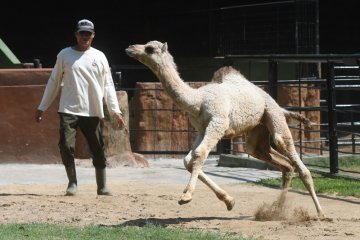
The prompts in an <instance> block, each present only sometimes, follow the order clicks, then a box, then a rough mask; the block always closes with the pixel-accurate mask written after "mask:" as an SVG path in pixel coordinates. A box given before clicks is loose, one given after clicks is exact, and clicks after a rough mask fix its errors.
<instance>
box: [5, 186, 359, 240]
mask: <svg viewBox="0 0 360 240" xmlns="http://www.w3.org/2000/svg"><path fill="white" fill-rule="evenodd" d="M185 184H186V183H184V184H164V183H163V184H154V183H147V182H146V179H145V181H144V182H136V183H134V182H131V183H127V182H120V183H119V182H116V183H115V182H110V183H109V187H110V188H111V190H112V192H113V196H97V195H96V189H95V188H96V186H95V185H94V184H84V185H80V186H79V189H78V194H77V195H76V196H73V197H69V196H64V195H63V194H64V190H65V185H64V184H61V185H26V184H11V185H2V186H1V187H0V189H1V190H0V224H4V223H54V224H69V225H89V224H95V225H109V226H115V227H117V226H124V225H130V226H139V227H141V226H144V224H146V222H150V223H154V224H158V225H161V226H164V227H173V228H196V229H206V230H214V231H222V232H235V233H242V234H243V235H245V236H255V237H262V238H261V239H287V240H292V239H312V240H325V239H326V240H329V239H334V240H335V239H336V240H338V239H351V240H352V239H354V240H355V239H360V207H359V204H360V200H359V199H356V198H351V197H348V198H339V197H334V196H320V202H321V204H322V206H323V208H324V211H325V213H326V217H327V219H325V220H322V221H319V220H317V219H316V211H315V207H314V205H313V202H312V200H311V197H310V196H309V195H308V194H305V193H301V192H294V191H291V192H289V195H288V198H287V207H286V209H287V210H286V212H285V214H283V216H282V217H281V218H280V219H273V220H255V214H256V212H258V211H259V209H262V210H264V208H266V207H269V205H271V204H272V203H273V202H275V201H276V200H277V196H278V195H279V193H280V190H277V189H271V188H267V187H262V186H257V185H254V184H244V183H239V184H235V183H231V184H225V185H222V187H223V188H224V189H225V190H226V191H227V192H228V193H229V194H230V195H232V196H233V197H235V199H236V204H235V207H234V209H233V210H232V211H227V210H226V207H225V205H224V204H223V203H222V202H220V201H219V200H218V199H217V198H216V196H215V195H214V194H213V193H212V192H211V191H210V190H209V189H208V188H207V187H206V186H205V185H203V184H202V183H199V184H198V187H197V189H196V192H195V195H194V198H193V200H192V202H190V203H188V204H186V205H178V203H177V200H178V198H179V196H180V194H181V192H182V190H183V188H184V187H185ZM270 215H271V214H270ZM274 216H275V215H274Z"/></svg>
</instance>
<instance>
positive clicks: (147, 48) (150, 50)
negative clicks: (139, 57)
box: [145, 46, 154, 54]
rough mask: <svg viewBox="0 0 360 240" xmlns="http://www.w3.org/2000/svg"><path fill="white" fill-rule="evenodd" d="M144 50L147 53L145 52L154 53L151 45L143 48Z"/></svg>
mask: <svg viewBox="0 0 360 240" xmlns="http://www.w3.org/2000/svg"><path fill="white" fill-rule="evenodd" d="M145 52H146V53H147V54H153V53H154V48H153V47H150V46H149V47H146V48H145Z"/></svg>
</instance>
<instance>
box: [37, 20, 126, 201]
mask: <svg viewBox="0 0 360 240" xmlns="http://www.w3.org/2000/svg"><path fill="white" fill-rule="evenodd" d="M75 37H76V42H77V43H76V45H75V46H72V47H67V48H64V49H62V50H61V51H60V52H59V54H58V55H57V60H56V64H55V66H54V68H53V70H52V73H51V76H50V78H49V80H48V83H47V85H46V88H45V92H44V95H43V97H42V100H41V103H40V105H39V107H38V109H37V110H36V113H35V119H36V121H37V122H40V121H41V120H42V116H43V112H44V111H45V110H46V109H47V108H48V107H49V106H50V105H51V103H52V102H53V101H54V99H55V98H56V96H57V95H58V93H59V92H61V95H60V103H59V110H58V113H59V116H60V140H59V149H60V154H61V159H62V162H63V164H64V166H65V169H66V173H67V176H68V179H69V184H68V186H67V189H66V195H69V196H72V195H74V194H75V193H76V191H77V178H76V169H75V161H74V150H75V140H76V130H77V129H78V128H79V129H80V130H81V131H82V133H83V134H84V136H85V138H86V140H87V142H88V144H89V147H90V150H91V152H92V155H93V165H94V167H95V175H96V183H97V194H98V195H111V193H110V191H109V190H108V188H107V186H106V158H105V154H104V143H103V138H102V134H101V129H100V119H101V118H104V109H103V100H105V103H106V104H107V107H108V109H109V112H110V114H111V115H113V117H114V119H115V122H116V123H117V125H118V127H119V128H122V127H124V120H123V118H122V115H121V111H120V108H119V104H118V100H117V97H116V92H115V88H114V83H113V80H112V76H111V71H110V68H109V63H108V61H107V58H106V56H105V55H104V53H103V52H101V51H99V50H97V49H95V48H93V47H92V46H91V44H92V41H93V39H94V37H95V28H94V24H93V23H92V22H91V21H89V20H87V19H82V20H80V21H79V22H78V23H77V25H76V30H75Z"/></svg>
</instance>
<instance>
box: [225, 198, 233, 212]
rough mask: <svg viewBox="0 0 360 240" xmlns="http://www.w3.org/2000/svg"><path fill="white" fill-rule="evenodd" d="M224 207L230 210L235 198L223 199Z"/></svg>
mask: <svg viewBox="0 0 360 240" xmlns="http://www.w3.org/2000/svg"><path fill="white" fill-rule="evenodd" d="M225 204H226V208H227V210H228V211H231V210H232V209H233V207H234V205H235V199H234V198H233V197H230V198H229V199H227V200H225Z"/></svg>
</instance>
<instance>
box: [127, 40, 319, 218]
mask: <svg viewBox="0 0 360 240" xmlns="http://www.w3.org/2000/svg"><path fill="white" fill-rule="evenodd" d="M126 53H127V54H128V55H129V56H130V57H132V58H135V59H137V60H138V61H140V62H141V63H143V64H144V65H146V66H147V67H148V68H150V69H151V70H152V71H153V73H154V74H155V75H156V76H157V78H158V79H159V80H160V82H161V83H162V85H163V88H164V89H165V91H166V92H167V93H168V94H169V95H170V97H171V98H172V99H173V101H174V102H175V103H176V104H177V105H178V106H179V107H180V108H182V109H183V110H184V111H186V112H188V114H189V119H190V122H191V124H192V125H193V126H194V128H195V129H196V130H197V131H198V136H197V138H196V141H195V143H194V146H193V148H192V149H191V151H190V152H189V153H188V154H187V156H186V157H185V159H184V165H185V167H186V169H187V170H188V171H189V172H190V173H191V177H190V181H189V183H188V185H187V186H186V188H185V190H184V193H183V194H182V196H181V198H180V200H179V203H180V204H184V203H188V202H190V201H191V199H192V195H193V192H194V191H195V186H196V181H197V179H198V178H199V179H200V180H201V181H202V182H204V183H205V184H206V185H207V186H208V187H210V188H211V189H212V190H213V191H214V193H215V194H216V196H217V197H218V198H219V199H220V200H222V201H224V202H225V204H226V206H227V209H228V210H231V209H232V208H233V206H234V204H235V200H234V198H233V197H231V196H230V195H229V194H228V193H227V192H225V191H224V190H223V189H221V188H220V187H219V186H218V185H217V184H216V183H214V182H213V181H212V180H211V179H210V178H209V177H208V176H207V175H206V174H205V173H204V172H203V171H202V166H203V164H204V162H205V160H206V158H207V156H208V154H209V153H210V151H211V149H213V148H214V147H215V146H216V144H217V143H218V141H219V140H220V139H221V138H232V137H235V136H239V135H241V134H246V136H247V138H246V139H247V140H246V146H247V152H248V154H250V155H252V156H254V157H256V158H258V159H261V160H263V161H266V162H269V163H270V164H273V165H275V166H277V167H278V168H279V169H280V170H281V171H282V173H283V191H282V194H281V196H280V201H279V207H282V206H283V202H284V201H285V196H286V193H287V191H288V188H289V185H290V182H291V179H292V176H293V173H294V171H297V172H299V176H300V178H301V179H302V181H303V183H304V185H305V186H306V188H307V189H308V191H309V193H310V195H311V197H312V198H313V201H314V204H315V207H316V209H317V212H318V215H319V217H324V215H323V212H322V209H321V206H320V203H319V201H318V198H317V196H316V194H315V191H314V184H313V180H312V177H311V174H310V171H309V170H308V169H307V168H306V166H305V165H304V164H303V163H302V161H301V159H300V158H299V156H298V154H297V152H296V150H295V146H294V143H293V139H292V135H291V132H290V130H289V128H288V125H287V122H286V118H296V119H298V120H300V121H302V122H304V123H309V121H308V120H307V119H306V118H304V117H303V116H302V115H300V114H297V113H293V112H289V111H287V110H285V109H283V108H281V107H280V106H279V105H278V104H277V103H276V102H275V100H274V99H273V98H271V97H270V95H268V94H267V93H266V92H265V91H264V90H262V89H261V88H259V87H257V86H256V85H254V84H252V83H251V82H250V81H248V80H247V79H246V78H245V77H244V76H243V75H242V74H240V72H238V71H236V70H235V69H233V68H231V67H225V68H221V69H219V70H218V71H217V72H216V73H215V75H217V76H220V79H221V80H218V81H214V82H213V83H209V84H207V85H205V86H203V87H200V88H198V89H194V88H191V87H190V86H189V85H188V84H186V83H185V82H184V81H183V80H182V79H181V78H180V76H179V74H178V72H177V67H176V64H175V63H174V60H173V57H172V56H171V54H170V53H169V52H168V47H167V44H166V43H161V42H158V41H150V42H148V43H146V44H144V45H140V44H137V45H131V46H129V47H128V48H127V49H126ZM271 140H272V142H273V143H274V145H275V146H276V147H275V148H273V147H271V145H270V141H271Z"/></svg>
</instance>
